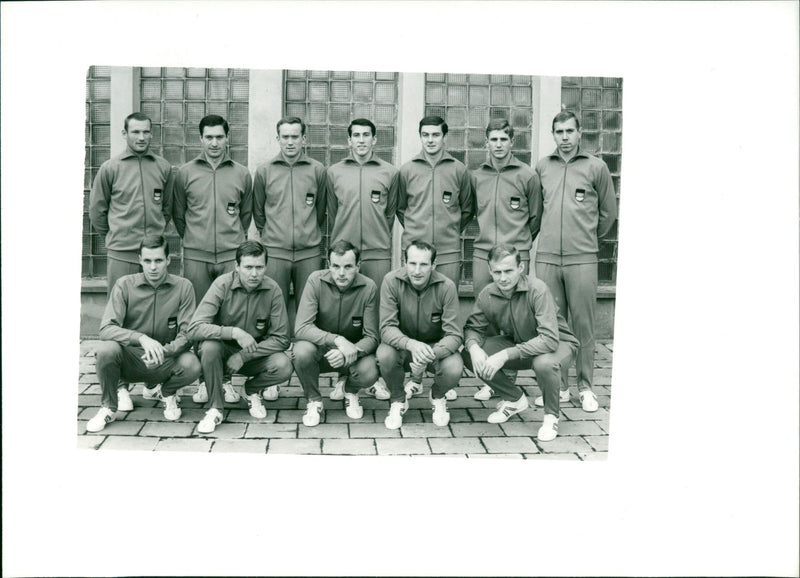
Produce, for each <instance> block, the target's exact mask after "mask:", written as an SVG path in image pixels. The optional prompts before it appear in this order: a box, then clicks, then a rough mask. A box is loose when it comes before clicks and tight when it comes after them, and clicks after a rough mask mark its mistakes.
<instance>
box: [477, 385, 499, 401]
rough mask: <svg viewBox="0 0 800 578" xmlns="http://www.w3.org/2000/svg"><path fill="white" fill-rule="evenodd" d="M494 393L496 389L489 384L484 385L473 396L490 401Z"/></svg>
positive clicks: (479, 399)
mask: <svg viewBox="0 0 800 578" xmlns="http://www.w3.org/2000/svg"><path fill="white" fill-rule="evenodd" d="M493 395H494V390H493V389H492V388H491V387H489V386H488V385H484V386H483V387H482V388H480V389H479V390H478V391H477V392H476V393H475V395H473V396H472V397H474V398H475V399H477V400H478V401H489V400H490V399H491V398H492V396H493Z"/></svg>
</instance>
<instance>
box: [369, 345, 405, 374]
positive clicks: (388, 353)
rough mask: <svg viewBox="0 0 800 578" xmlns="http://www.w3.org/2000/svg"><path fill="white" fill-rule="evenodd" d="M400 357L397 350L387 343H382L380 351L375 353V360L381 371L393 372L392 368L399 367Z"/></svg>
mask: <svg viewBox="0 0 800 578" xmlns="http://www.w3.org/2000/svg"><path fill="white" fill-rule="evenodd" d="M399 357H400V356H399V355H398V353H397V350H396V349H395V348H394V347H392V346H391V345H386V344H385V343H381V344H380V345H379V346H378V351H377V352H376V353H375V359H376V360H377V362H378V367H379V368H380V369H381V371H389V370H391V368H392V366H394V365H397V363H398V358H399Z"/></svg>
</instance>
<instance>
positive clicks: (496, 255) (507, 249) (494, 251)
mask: <svg viewBox="0 0 800 578" xmlns="http://www.w3.org/2000/svg"><path fill="white" fill-rule="evenodd" d="M509 255H514V257H515V259H516V261H517V265H519V264H520V263H522V258H521V257H520V256H519V251H517V248H516V247H515V246H514V245H508V244H506V243H501V244H499V245H495V246H494V247H492V248H491V249H489V256H488V257H487V259H486V260H487V261H489V263H492V262H496V261H500V260H501V259H505V258H506V257H508V256H509Z"/></svg>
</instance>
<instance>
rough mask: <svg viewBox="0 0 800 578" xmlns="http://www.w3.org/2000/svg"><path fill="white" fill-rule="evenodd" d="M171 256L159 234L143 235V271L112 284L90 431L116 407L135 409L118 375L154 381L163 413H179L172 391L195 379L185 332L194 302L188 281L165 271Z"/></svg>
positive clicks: (167, 416) (194, 364) (102, 425)
mask: <svg viewBox="0 0 800 578" xmlns="http://www.w3.org/2000/svg"><path fill="white" fill-rule="evenodd" d="M169 260H170V259H169V245H167V240H166V239H165V238H164V237H163V236H161V235H150V236H147V237H145V238H144V239H143V240H142V241H141V242H140V244H139V263H140V264H141V266H142V273H135V274H133V275H125V276H123V277H121V278H120V279H118V280H117V282H116V283H115V284H114V287H113V288H112V290H111V296H110V297H109V300H108V303H107V304H106V309H105V312H104V313H103V319H102V321H101V322H100V339H101V340H102V341H101V342H100V344H99V345H98V347H97V377H98V379H99V380H100V386H101V387H102V389H103V398H102V407H101V408H100V410H99V411H98V412H97V415H95V416H94V417H93V418H92V419H91V420H89V423H88V424H87V425H86V430H87V431H89V432H98V431H101V430H102V429H103V428H105V426H106V424H107V423H110V422H113V421H114V419H115V412H116V411H117V410H119V411H131V410H133V401H132V400H131V397H130V394H129V393H128V389H127V387H119V381H120V378H125V379H127V380H131V381H134V382H136V381H143V382H144V383H145V385H146V386H147V385H150V386H151V387H153V388H154V389H155V390H156V392H155V394H154V396H155V397H158V398H159V399H162V400H163V401H164V406H165V408H164V418H165V419H167V420H170V421H174V420H177V419H179V418H180V416H181V409H180V407H179V405H178V398H177V395H176V392H177V391H178V389H180V388H181V387H183V386H184V385H189V384H190V383H192V382H193V381H194V380H195V379H197V376H198V375H199V374H200V362H199V361H198V360H197V357H195V355H194V354H193V353H191V352H190V351H189V346H190V344H189V341H188V340H187V337H186V332H187V329H188V327H189V321H190V320H191V317H192V314H193V313H194V305H195V302H194V291H193V289H192V284H191V283H189V281H187V280H186V279H184V278H182V277H178V276H176V275H170V274H169V273H168V272H167V267H168V266H169Z"/></svg>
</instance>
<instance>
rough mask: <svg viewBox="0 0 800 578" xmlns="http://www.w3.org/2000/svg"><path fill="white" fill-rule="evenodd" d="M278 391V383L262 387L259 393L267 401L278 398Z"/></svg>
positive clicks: (279, 387) (279, 389)
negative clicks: (261, 391) (262, 389)
mask: <svg viewBox="0 0 800 578" xmlns="http://www.w3.org/2000/svg"><path fill="white" fill-rule="evenodd" d="M280 392H281V386H280V385H271V386H269V387H266V388H264V391H263V393H262V394H261V396H262V397H263V398H264V399H266V400H267V401H275V400H276V399H278V394H279V393H280Z"/></svg>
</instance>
